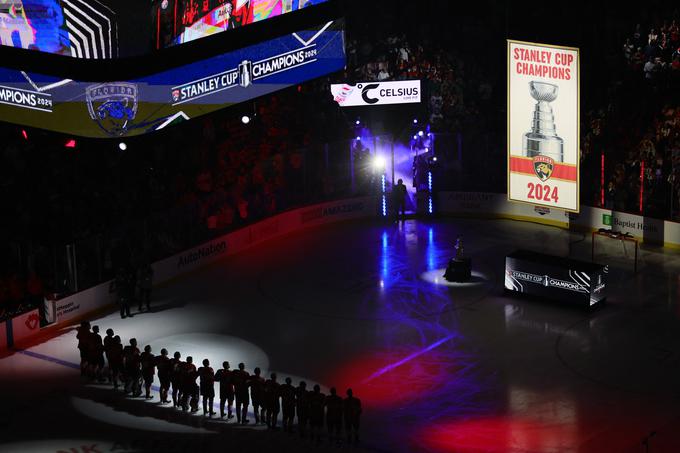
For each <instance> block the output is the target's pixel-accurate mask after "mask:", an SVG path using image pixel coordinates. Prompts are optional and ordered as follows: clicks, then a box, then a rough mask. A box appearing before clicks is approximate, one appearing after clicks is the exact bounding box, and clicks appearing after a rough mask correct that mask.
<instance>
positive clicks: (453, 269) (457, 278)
mask: <svg viewBox="0 0 680 453" xmlns="http://www.w3.org/2000/svg"><path fill="white" fill-rule="evenodd" d="M471 276H472V259H471V258H468V257H464V258H459V259H456V258H451V259H450V260H449V265H448V266H446V272H444V278H445V279H446V280H448V281H450V282H469V281H470V278H471Z"/></svg>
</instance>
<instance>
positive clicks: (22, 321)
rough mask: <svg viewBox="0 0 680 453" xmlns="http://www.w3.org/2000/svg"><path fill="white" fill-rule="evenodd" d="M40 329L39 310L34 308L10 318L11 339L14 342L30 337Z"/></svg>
mask: <svg viewBox="0 0 680 453" xmlns="http://www.w3.org/2000/svg"><path fill="white" fill-rule="evenodd" d="M39 331H40V312H39V311H38V309H37V308H36V309H35V310H31V311H29V312H27V313H24V314H22V315H19V316H17V317H16V318H13V319H12V340H13V342H14V344H17V343H19V342H21V341H22V340H25V339H27V338H30V337H32V336H34V335H35V334H37V333H38V332H39Z"/></svg>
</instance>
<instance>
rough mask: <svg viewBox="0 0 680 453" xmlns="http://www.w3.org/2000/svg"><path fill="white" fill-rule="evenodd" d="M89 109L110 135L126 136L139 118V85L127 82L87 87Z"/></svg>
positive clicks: (92, 116) (93, 117) (86, 94)
mask: <svg viewBox="0 0 680 453" xmlns="http://www.w3.org/2000/svg"><path fill="white" fill-rule="evenodd" d="M85 97H86V100H87V109H88V111H89V112H90V118H92V119H93V120H94V121H96V123H97V124H98V125H99V127H101V128H102V129H103V130H104V131H105V132H106V133H107V134H108V135H111V136H114V137H118V136H121V135H125V134H126V133H127V131H128V129H129V127H130V126H131V125H132V121H133V120H134V119H135V117H136V116H137V103H138V90H137V85H135V84H134V83H127V82H112V83H102V84H99V85H91V86H89V87H87V90H86V92H85Z"/></svg>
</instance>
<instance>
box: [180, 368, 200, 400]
mask: <svg viewBox="0 0 680 453" xmlns="http://www.w3.org/2000/svg"><path fill="white" fill-rule="evenodd" d="M196 378H198V372H197V371H196V365H194V359H193V357H191V356H189V357H187V363H186V364H184V383H185V385H184V387H185V388H184V392H185V394H184V404H183V405H182V408H183V409H184V410H186V409H187V401H188V402H189V407H191V412H198V385H197V384H196Z"/></svg>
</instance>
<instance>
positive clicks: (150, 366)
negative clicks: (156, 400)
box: [139, 344, 156, 400]
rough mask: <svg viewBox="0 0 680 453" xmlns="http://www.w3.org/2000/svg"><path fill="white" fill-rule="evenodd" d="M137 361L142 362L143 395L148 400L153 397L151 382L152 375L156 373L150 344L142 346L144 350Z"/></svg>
mask: <svg viewBox="0 0 680 453" xmlns="http://www.w3.org/2000/svg"><path fill="white" fill-rule="evenodd" d="M139 361H140V362H141V364H142V379H144V390H145V397H146V399H148V400H150V399H151V398H153V397H152V396H151V384H153V377H154V376H155V374H156V356H154V355H153V354H152V353H151V346H149V345H148V344H147V345H146V346H144V352H142V354H141V355H140V356H139Z"/></svg>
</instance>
